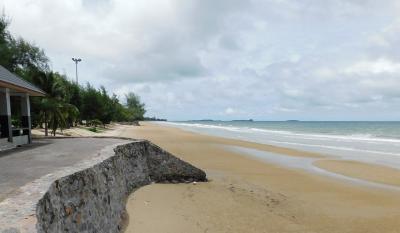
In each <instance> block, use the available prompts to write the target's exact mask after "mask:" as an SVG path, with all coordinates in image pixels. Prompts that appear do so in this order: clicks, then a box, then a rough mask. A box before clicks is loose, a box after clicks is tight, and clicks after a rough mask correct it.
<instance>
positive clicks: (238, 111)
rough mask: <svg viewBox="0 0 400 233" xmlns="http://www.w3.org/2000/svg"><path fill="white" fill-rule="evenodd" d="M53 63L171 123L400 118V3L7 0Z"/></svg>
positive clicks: (15, 27)
mask: <svg viewBox="0 0 400 233" xmlns="http://www.w3.org/2000/svg"><path fill="white" fill-rule="evenodd" d="M0 7H1V8H4V12H5V13H6V15H8V16H9V17H11V19H12V23H11V27H10V30H11V32H12V33H13V35H15V36H22V37H23V38H25V39H27V40H29V41H31V42H34V43H35V44H36V45H38V46H40V47H41V48H43V49H44V50H45V52H46V53H47V55H48V56H49V58H50V59H51V64H52V68H53V69H54V70H56V71H59V72H61V73H65V74H67V75H68V76H69V77H70V78H74V75H75V73H74V72H75V70H74V69H75V67H74V63H73V62H72V61H71V57H73V56H75V57H80V58H82V59H83V61H82V62H81V63H80V64H79V72H80V83H82V84H84V83H85V82H88V81H89V82H91V83H93V84H94V85H96V86H100V85H104V86H105V87H106V88H107V89H108V90H109V91H110V92H114V93H116V94H117V95H118V96H120V98H121V100H122V99H123V96H124V94H125V93H127V92H129V91H134V92H136V93H137V94H139V95H140V96H141V97H142V100H143V101H144V102H145V103H146V106H147V109H148V114H147V115H148V116H157V117H164V118H168V119H170V120H186V119H205V118H212V119H226V120H228V119H247V118H253V119H257V120H287V119H300V120H400V14H399V12H400V3H399V1H398V0H379V1H377V0H323V1H321V0H0Z"/></svg>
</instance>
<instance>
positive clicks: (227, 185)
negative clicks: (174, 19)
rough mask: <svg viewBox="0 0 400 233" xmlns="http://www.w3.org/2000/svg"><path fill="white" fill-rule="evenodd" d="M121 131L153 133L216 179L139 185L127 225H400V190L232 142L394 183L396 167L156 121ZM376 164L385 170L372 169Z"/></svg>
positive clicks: (385, 228)
mask: <svg viewBox="0 0 400 233" xmlns="http://www.w3.org/2000/svg"><path fill="white" fill-rule="evenodd" d="M116 132H117V134H118V135H119V136H124V137H133V138H145V139H148V140H151V141H152V142H154V143H156V144H157V145H159V146H161V147H163V148H164V149H166V150H168V151H170V152H172V153H173V154H175V155H176V156H178V157H180V158H182V159H183V160H185V161H187V162H190V163H192V164H194V165H195V166H198V167H200V168H202V169H204V170H205V171H206V172H207V176H208V178H209V180H210V181H209V182H207V183H197V184H155V185H150V186H146V187H144V188H141V189H139V190H138V191H136V192H135V193H133V194H132V195H131V196H130V197H129V199H128V202H127V210H128V214H129V224H128V226H127V229H126V232H164V233H169V232H170V233H173V232H174V233H176V232H182V233H183V232H341V233H343V232H399V229H400V222H399V221H398V219H399V218H400V210H399V207H400V195H399V191H397V190H395V189H390V188H388V189H386V188H376V187H375V188H374V187H370V186H368V185H361V184H357V183H354V182H349V181H344V180H340V179H336V178H334V177H328V176H321V175H317V174H313V173H310V172H307V171H303V170H299V169H292V168H287V167H284V166H281V165H277V164H273V163H267V162H263V161H260V160H258V159H255V158H252V157H249V156H246V155H243V154H240V153H236V152H234V151H232V150H228V149H227V146H240V147H245V148H250V149H256V150H260V151H267V152H274V153H277V154H284V155H286V156H293V157H306V158H314V159H317V162H316V165H317V166H319V167H321V168H324V169H326V170H330V171H333V172H336V173H338V174H342V175H346V176H348V177H355V178H359V179H365V180H369V181H374V182H377V183H382V184H391V185H393V186H392V187H395V186H398V185H399V183H398V182H397V181H396V180H400V174H399V171H398V170H396V169H391V168H387V167H384V166H375V165H373V164H362V163H356V162H352V161H332V160H326V156H324V155H320V154H316V153H310V152H302V151H297V150H293V149H287V148H280V147H276V146H268V145H263V144H257V143H251V142H245V141H240V140H231V139H225V138H218V137H212V136H205V135H201V134H196V133H191V132H186V131H183V130H180V129H176V128H172V127H168V126H164V125H162V126H161V125H158V124H154V123H142V126H141V127H131V126H123V127H117V130H116ZM114 134H115V132H114ZM370 170H371V171H373V172H374V173H375V172H378V173H379V175H377V176H371V174H370V173H369V172H368V171H370ZM389 178H390V179H389Z"/></svg>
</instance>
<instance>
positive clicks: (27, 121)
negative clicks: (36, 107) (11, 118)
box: [21, 93, 32, 143]
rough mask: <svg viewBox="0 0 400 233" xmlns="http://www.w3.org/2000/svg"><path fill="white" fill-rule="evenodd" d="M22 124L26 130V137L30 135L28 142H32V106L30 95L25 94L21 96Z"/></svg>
mask: <svg viewBox="0 0 400 233" xmlns="http://www.w3.org/2000/svg"><path fill="white" fill-rule="evenodd" d="M21 123H22V128H24V130H23V132H24V135H28V142H29V143H31V142H32V135H31V105H30V101H29V94H27V93H25V94H23V95H22V96H21Z"/></svg>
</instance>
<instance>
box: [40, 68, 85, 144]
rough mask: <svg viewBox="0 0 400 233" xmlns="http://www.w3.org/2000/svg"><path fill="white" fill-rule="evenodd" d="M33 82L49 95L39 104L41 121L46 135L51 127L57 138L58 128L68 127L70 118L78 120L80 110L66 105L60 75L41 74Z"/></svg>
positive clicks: (51, 73)
mask: <svg viewBox="0 0 400 233" xmlns="http://www.w3.org/2000/svg"><path fill="white" fill-rule="evenodd" d="M33 82H34V83H35V84H36V85H38V86H39V87H40V88H41V89H42V90H43V91H45V92H46V93H47V95H46V96H45V97H44V98H42V99H41V100H40V101H39V103H38V107H39V109H40V121H41V122H42V124H44V129H45V135H46V136H48V129H49V127H50V128H51V129H52V134H53V135H54V136H55V135H56V130H57V128H61V129H63V128H65V127H66V125H67V118H68V117H71V118H75V119H76V118H77V116H78V115H79V110H78V109H77V108H76V107H75V106H74V105H71V104H68V103H65V101H64V99H63V97H64V94H65V90H64V88H63V85H62V83H61V82H60V80H59V77H58V74H56V73H53V72H49V73H44V72H40V73H39V74H38V75H36V76H34V77H33Z"/></svg>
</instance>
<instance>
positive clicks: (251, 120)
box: [232, 119, 254, 122]
mask: <svg viewBox="0 0 400 233" xmlns="http://www.w3.org/2000/svg"><path fill="white" fill-rule="evenodd" d="M232 121H250V122H253V121H254V120H253V119H248V120H232Z"/></svg>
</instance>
